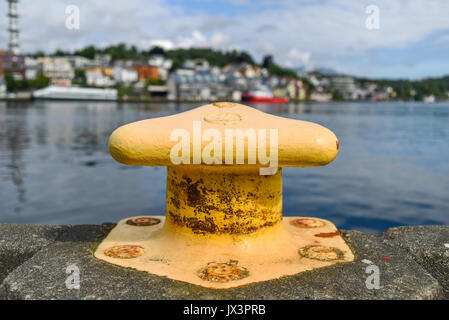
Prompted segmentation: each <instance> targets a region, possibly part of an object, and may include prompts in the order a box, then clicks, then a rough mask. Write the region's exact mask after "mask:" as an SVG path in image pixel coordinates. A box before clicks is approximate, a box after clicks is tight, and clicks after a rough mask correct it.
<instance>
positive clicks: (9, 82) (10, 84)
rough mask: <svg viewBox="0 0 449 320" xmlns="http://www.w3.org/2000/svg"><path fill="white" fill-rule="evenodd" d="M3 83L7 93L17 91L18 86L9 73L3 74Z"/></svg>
mask: <svg viewBox="0 0 449 320" xmlns="http://www.w3.org/2000/svg"><path fill="white" fill-rule="evenodd" d="M5 83H6V90H7V91H8V92H16V91H17V89H18V85H17V82H16V80H15V79H14V76H13V75H12V74H10V73H7V74H5Z"/></svg>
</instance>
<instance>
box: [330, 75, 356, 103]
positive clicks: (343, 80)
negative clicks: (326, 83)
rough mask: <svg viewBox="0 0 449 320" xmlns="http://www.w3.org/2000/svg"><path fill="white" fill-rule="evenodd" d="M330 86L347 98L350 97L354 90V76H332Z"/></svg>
mask: <svg viewBox="0 0 449 320" xmlns="http://www.w3.org/2000/svg"><path fill="white" fill-rule="evenodd" d="M331 86H332V88H334V89H335V90H337V91H338V92H340V93H341V94H342V95H343V97H344V98H345V99H348V100H349V99H352V93H353V92H354V91H355V90H356V85H355V81H354V78H351V77H333V78H331Z"/></svg>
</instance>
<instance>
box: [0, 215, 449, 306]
mask: <svg viewBox="0 0 449 320" xmlns="http://www.w3.org/2000/svg"><path fill="white" fill-rule="evenodd" d="M113 227H114V224H112V223H105V224H102V225H74V226H48V225H19V224H0V300H6V299H248V300H251V299H274V300H277V299H449V226H416V227H398V228H391V229H388V230H386V231H385V232H384V233H383V234H381V235H373V234H367V233H362V232H359V231H342V234H343V236H344V238H345V240H346V241H347V244H348V245H349V246H350V247H351V249H352V250H353V253H354V255H355V260H354V261H353V262H350V263H340V264H336V265H332V266H330V267H325V268H321V269H316V270H313V271H306V272H303V273H300V274H297V275H294V276H289V277H284V278H281V279H277V280H271V281H266V282H259V283H254V284H250V285H247V286H243V287H238V288H232V289H223V290H216V289H215V290H214V289H208V288H204V287H200V286H196V285H192V284H188V283H184V282H180V281H175V280H170V279H167V278H165V277H160V276H156V275H152V274H148V273H146V272H141V271H137V270H133V269H128V268H122V267H118V266H115V265H111V264H108V263H106V262H104V261H100V260H97V259H95V258H94V256H93V252H94V250H95V248H96V247H97V246H98V244H99V243H100V242H101V241H102V239H104V237H105V236H106V235H107V234H108V232H109V231H110V230H111V229H112V228H113ZM73 266H76V268H77V269H79V289H77V288H73V283H76V281H75V282H73V281H72V280H73V279H74V278H73V275H74V271H73V270H74V269H73ZM376 276H378V278H377V279H378V282H376V279H375V277H376ZM69 288H71V289H69Z"/></svg>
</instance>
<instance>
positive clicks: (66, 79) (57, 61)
mask: <svg viewBox="0 0 449 320" xmlns="http://www.w3.org/2000/svg"><path fill="white" fill-rule="evenodd" d="M37 62H38V73H42V74H43V75H44V76H46V77H47V78H50V83H51V84H52V85H58V86H70V85H72V80H73V78H74V76H75V72H74V70H73V68H72V65H71V64H70V62H69V60H68V59H67V58H64V57H39V58H37Z"/></svg>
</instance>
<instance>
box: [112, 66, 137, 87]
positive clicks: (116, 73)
mask: <svg viewBox="0 0 449 320" xmlns="http://www.w3.org/2000/svg"><path fill="white" fill-rule="evenodd" d="M113 79H114V80H115V81H116V82H120V83H124V84H130V83H132V82H135V81H138V80H139V75H138V74H137V72H136V70H134V69H133V68H131V67H119V66H115V67H114V69H113Z"/></svg>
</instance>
